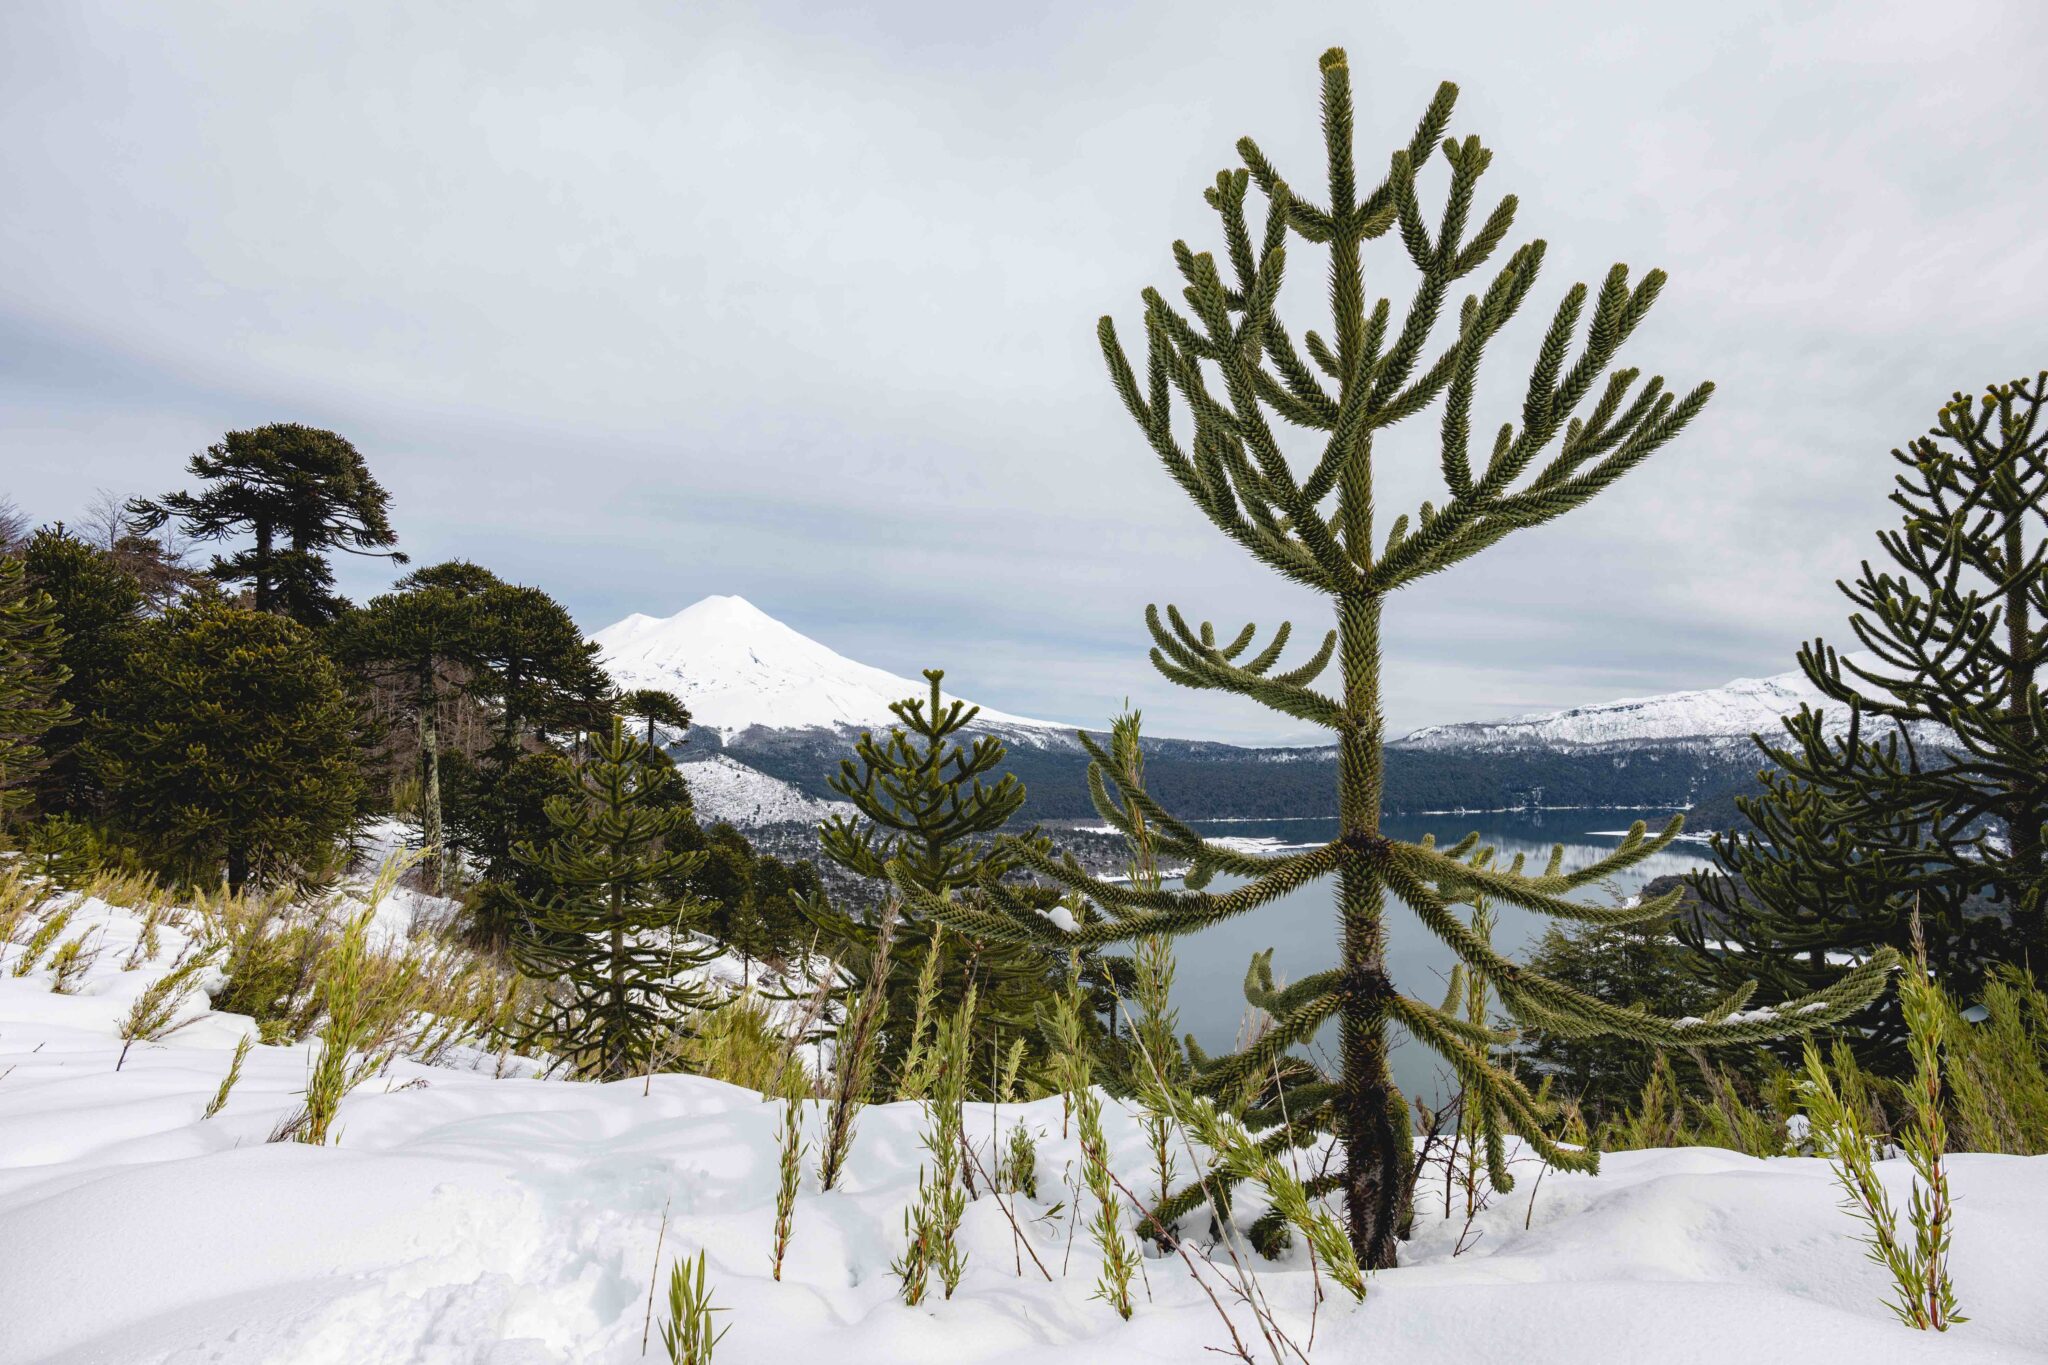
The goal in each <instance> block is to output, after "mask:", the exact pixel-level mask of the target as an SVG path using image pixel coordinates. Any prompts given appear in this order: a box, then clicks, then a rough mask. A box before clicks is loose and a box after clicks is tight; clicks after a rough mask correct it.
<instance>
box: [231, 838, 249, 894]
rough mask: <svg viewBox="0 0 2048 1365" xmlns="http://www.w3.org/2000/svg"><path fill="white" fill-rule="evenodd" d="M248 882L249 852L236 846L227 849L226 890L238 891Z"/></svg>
mask: <svg viewBox="0 0 2048 1365" xmlns="http://www.w3.org/2000/svg"><path fill="white" fill-rule="evenodd" d="M248 881H249V851H248V850H247V849H245V848H243V847H242V846H241V845H239V844H236V845H233V846H232V847H230V848H229V849H228V890H230V891H240V890H241V889H242V888H243V887H244V886H245V885H247V884H248Z"/></svg>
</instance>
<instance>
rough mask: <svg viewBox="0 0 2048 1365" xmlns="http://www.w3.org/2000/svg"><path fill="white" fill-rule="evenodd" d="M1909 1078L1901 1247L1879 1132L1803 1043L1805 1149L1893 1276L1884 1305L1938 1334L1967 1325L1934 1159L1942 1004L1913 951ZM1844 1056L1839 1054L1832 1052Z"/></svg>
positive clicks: (1940, 1139)
mask: <svg viewBox="0 0 2048 1365" xmlns="http://www.w3.org/2000/svg"><path fill="white" fill-rule="evenodd" d="M1899 992H1900V995H1901V997H1902V1001H1901V1010H1902V1013H1903V1015H1904V1017H1905V1022H1906V1030H1907V1044H1908V1049H1909V1051H1910V1054H1911V1056H1912V1059H1913V1076H1912V1079H1911V1080H1910V1081H1909V1082H1908V1083H1907V1086H1906V1098H1907V1103H1908V1118H1907V1121H1906V1122H1905V1123H1904V1124H1903V1125H1901V1128H1900V1131H1899V1132H1898V1133H1896V1134H1895V1135H1894V1136H1895V1138H1896V1140H1897V1142H1898V1145H1899V1147H1900V1149H1901V1150H1902V1151H1903V1152H1904V1154H1905V1157H1906V1160H1907V1162H1908V1163H1909V1164H1910V1165H1911V1166H1912V1168H1913V1176H1914V1180H1913V1192H1912V1195H1911V1198H1910V1200H1909V1202H1908V1205H1907V1215H1908V1218H1909V1220H1910V1223H1911V1226H1912V1229H1913V1238H1912V1241H1911V1242H1910V1243H1908V1242H1906V1241H1905V1240H1903V1239H1902V1238H1901V1237H1900V1235H1899V1230H1898V1229H1899V1223H1898V1218H1897V1215H1896V1213H1895V1212H1894V1211H1893V1208H1892V1202H1891V1197H1890V1195H1888V1194H1887V1193H1886V1191H1885V1188H1884V1184H1883V1182H1882V1181H1881V1180H1880V1179H1879V1178H1878V1174H1877V1147H1878V1138H1879V1134H1878V1133H1877V1132H1875V1131H1873V1128H1872V1126H1871V1124H1870V1122H1869V1114H1868V1109H1867V1106H1866V1105H1864V1104H1862V1103H1859V1102H1858V1099H1859V1098H1860V1097H1858V1096H1857V1095H1856V1094H1855V1092H1854V1091H1853V1090H1847V1089H1846V1088H1845V1087H1842V1086H1838V1085H1837V1083H1836V1078H1835V1076H1834V1075H1833V1074H1831V1073H1830V1070H1829V1068H1828V1066H1827V1063H1826V1062H1825V1061H1824V1060H1823V1058H1822V1057H1821V1053H1820V1049H1819V1048H1818V1047H1816V1046H1815V1045H1814V1044H1813V1043H1812V1042H1811V1041H1809V1042H1808V1043H1807V1045H1806V1049H1805V1054H1804V1061H1805V1072H1806V1074H1805V1099H1806V1106H1807V1110H1806V1112H1807V1117H1808V1120H1809V1122H1810V1123H1811V1125H1812V1136H1813V1142H1814V1146H1815V1147H1816V1148H1817V1149H1818V1150H1819V1151H1820V1152H1821V1154H1823V1155H1825V1156H1826V1157H1827V1158H1828V1159H1829V1161H1830V1162H1831V1163H1832V1165H1833V1168H1834V1172H1835V1180H1836V1182H1837V1183H1838V1184H1840V1185H1841V1187H1842V1192H1843V1207H1844V1208H1846V1209H1848V1210H1849V1212H1851V1213H1853V1214H1854V1215H1855V1216H1856V1218H1857V1219H1858V1221H1860V1222H1861V1223H1862V1224H1863V1226H1864V1229H1865V1232H1864V1240H1865V1241H1866V1242H1867V1243H1868V1244H1869V1255H1870V1259H1871V1260H1873V1261H1875V1262H1877V1263H1878V1264H1879V1265H1881V1266H1883V1267H1884V1268H1885V1269H1886V1271H1888V1272H1889V1273H1890V1275H1891V1277H1892V1288H1893V1292H1894V1298H1893V1299H1892V1300H1891V1301H1890V1303H1889V1304H1888V1306H1889V1307H1890V1308H1891V1310H1892V1312H1893V1313H1895V1314H1896V1315H1897V1316H1898V1319H1899V1321H1901V1322H1903V1323H1905V1324H1906V1325H1907V1326H1908V1327H1915V1328H1919V1329H1921V1330H1922V1331H1936V1332H1945V1331H1947V1330H1948V1329H1949V1328H1950V1327H1951V1326H1954V1325H1955V1324H1956V1323H1959V1322H1965V1321H1967V1320H1968V1319H1966V1318H1963V1317H1961V1316H1959V1315H1958V1314H1957V1313H1956V1296H1955V1286H1954V1284H1953V1282H1952V1281H1951V1280H1950V1278H1949V1271H1948V1250H1949V1239H1950V1236H1951V1235H1952V1233H1953V1219H1954V1211H1953V1208H1952V1205H1951V1202H1950V1197H1949V1189H1948V1171H1947V1168H1946V1166H1945V1165H1944V1163H1943V1161H1942V1156H1943V1151H1944V1146H1945V1144H1946V1142H1947V1129H1946V1126H1945V1123H1944V1120H1943V1116H1942V1089H1941V1051H1942V1034H1943V1030H1944V1028H1945V1026H1946V1022H1947V1018H1948V1010H1947V1007H1946V1002H1945V1001H1943V1000H1942V999H1941V995H1940V991H1939V989H1938V988H1937V987H1936V986H1935V985H1934V984H1933V982H1932V981H1931V980H1930V979H1929V977H1928V973H1927V959H1926V955H1925V953H1924V952H1922V953H1919V954H1916V960H1915V962H1914V963H1913V964H1912V965H1911V966H1909V967H1908V968H1907V970H1906V972H1905V974H1904V975H1903V976H1902V978H1901V980H1900V983H1899ZM1838 1052H1839V1053H1840V1055H1842V1056H1845V1057H1846V1056H1847V1055H1848V1052H1847V1049H1846V1048H1839V1049H1838Z"/></svg>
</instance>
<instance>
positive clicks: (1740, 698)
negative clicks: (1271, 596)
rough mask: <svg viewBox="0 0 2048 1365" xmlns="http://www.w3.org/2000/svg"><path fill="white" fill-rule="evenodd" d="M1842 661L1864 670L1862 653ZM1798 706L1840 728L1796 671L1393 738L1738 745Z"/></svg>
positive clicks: (1842, 718) (1436, 744)
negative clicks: (1823, 714)
mask: <svg viewBox="0 0 2048 1365" xmlns="http://www.w3.org/2000/svg"><path fill="white" fill-rule="evenodd" d="M1843 658H1844V660H1845V661H1846V662H1854V663H1859V664H1863V665H1865V666H1869V665H1872V664H1874V663H1875V659H1874V658H1873V656H1871V655H1869V654H1848V655H1844V656H1843ZM1802 706H1812V707H1814V708H1816V709H1818V710H1821V711H1823V712H1826V713H1827V714H1828V723H1829V728H1830V729H1831V730H1832V731H1835V732H1838V733H1839V732H1841V731H1843V730H1846V728H1847V726H1848V712H1847V709H1846V708H1844V707H1840V706H1836V705H1835V704H1834V703H1832V702H1830V701H1828V700H1827V699H1826V698H1825V697H1823V696H1822V695H1821V694H1820V692H1819V691H1818V690H1817V689H1816V688H1815V687H1814V686H1813V684H1812V683H1810V682H1808V681H1807V678H1806V675H1805V674H1804V673H1802V672H1800V671H1799V670H1798V669H1793V670H1792V671H1791V672H1789V673H1777V674H1773V675H1772V676H1770V677H1768V678H1737V679H1736V680H1735V681H1733V682H1730V683H1726V684H1724V685H1722V686H1720V687H1708V688H1701V689H1699V690H1696V691H1689V692H1671V693H1667V694H1665V695H1664V696H1660V697H1626V698H1623V699H1622V700H1620V701H1609V702H1599V703H1596V704H1594V705H1591V706H1574V707H1570V708H1568V709H1566V710H1563V711H1546V712H1540V713H1536V714H1532V715H1526V716H1516V717H1512V718H1510V719H1505V720H1490V721H1467V722H1464V723H1462V724H1456V725H1431V726H1426V727H1424V728H1423V729H1420V730H1417V731H1415V732H1414V733H1413V734H1411V735H1408V736H1407V737H1406V738H1404V739H1401V740H1398V741H1396V746H1397V747H1400V748H1406V749H1501V748H1522V747H1529V748H1573V747H1581V746H1584V747H1595V746H1612V747H1634V746H1644V745H1659V744H1667V743H1677V742H1686V741H1695V742H1698V741H1705V742H1715V743H1718V742H1739V743H1743V744H1746V743H1747V741H1748V739H1749V737H1750V736H1751V735H1752V734H1757V733H1759V732H1761V733H1763V734H1767V735H1771V734H1776V733H1777V732H1778V728H1779V726H1778V722H1779V721H1780V720H1781V719H1782V718H1783V717H1785V716H1789V715H1792V714H1794V713H1795V712H1797V711H1798V710H1799V708H1800V707H1802Z"/></svg>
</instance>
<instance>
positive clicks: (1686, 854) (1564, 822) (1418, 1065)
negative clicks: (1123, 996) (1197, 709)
mask: <svg viewBox="0 0 2048 1365" xmlns="http://www.w3.org/2000/svg"><path fill="white" fill-rule="evenodd" d="M1668 818H1670V817H1669V812H1632V811H1528V812H1522V811H1511V812H1485V813H1476V814H1468V815H1437V816H1407V817H1398V818H1389V819H1388V820H1386V821H1385V822H1384V824H1383V829H1384V832H1385V833H1386V834H1388V835H1389V836H1391V837H1393V838H1397V839H1408V840H1418V839H1420V838H1422V836H1423V835H1425V834H1428V833H1431V832H1434V833H1435V834H1436V836H1437V842H1438V843H1439V844H1440V845H1448V844H1451V843H1454V842H1456V841H1457V840H1458V839H1460V838H1463V837H1464V836H1465V835H1466V834H1468V833H1470V832H1471V831H1473V830H1477V831H1478V832H1479V836H1480V841H1481V843H1483V844H1490V845H1492V846H1493V847H1494V848H1495V849H1497V850H1498V852H1497V853H1496V855H1495V857H1496V861H1497V863H1498V864H1500V865H1503V866H1504V865H1506V864H1507V863H1508V862H1510V861H1512V859H1513V858H1514V856H1515V855H1516V854H1517V853H1520V854H1523V855H1525V856H1526V857H1527V859H1528V862H1529V863H1530V864H1531V865H1532V866H1533V867H1534V868H1537V869H1540V868H1541V867H1542V866H1543V865H1544V863H1545V862H1546V861H1547V860H1548V859H1549V857H1550V850H1551V847H1552V845H1554V844H1558V843H1562V844H1563V845H1564V846H1565V855H1564V866H1565V867H1566V868H1567V869H1570V868H1575V867H1581V866H1584V865H1585V864H1587V863H1590V862H1592V861H1594V860H1595V859H1597V858H1601V857H1604V856H1605V855H1606V854H1608V853H1610V852H1612V851H1613V849H1614V846H1615V845H1616V844H1617V843H1618V842H1619V841H1620V839H1621V836H1622V834H1623V833H1624V832H1625V831H1626V830H1627V829H1628V827H1629V824H1630V823H1631V822H1632V821H1634V820H1637V819H1642V820H1645V821H1646V822H1647V823H1648V824H1649V825H1650V828H1651V829H1652V830H1655V829H1657V828H1659V827H1660V826H1661V825H1662V823H1663V822H1664V821H1665V820H1666V819H1668ZM1201 828H1202V833H1203V834H1205V835H1207V836H1209V837H1212V838H1223V837H1228V838H1232V839H1256V840H1260V841H1266V843H1265V846H1267V847H1273V848H1276V849H1277V848H1278V847H1280V846H1283V845H1300V844H1316V843H1321V842H1323V841H1325V840H1327V839H1330V838H1332V837H1334V836H1335V834H1336V832H1337V822H1336V821H1335V820H1241V821H1230V822H1221V823H1210V824H1205V825H1203V826H1202V827H1201ZM1708 861H1709V858H1708V855H1707V851H1706V849H1705V848H1704V847H1703V846H1701V845H1698V844H1677V845H1673V846H1672V847H1671V848H1670V849H1667V850H1665V851H1664V852H1662V853H1659V854H1657V855H1655V856H1654V857H1651V858H1648V859H1646V860H1644V861H1643V862H1641V863H1639V864H1637V865H1636V866H1635V867H1634V868H1632V869H1630V870H1629V871H1628V872H1626V873H1623V874H1621V875H1619V876H1617V877H1615V878H1614V879H1613V880H1612V881H1611V882H1610V883H1609V884H1608V885H1607V886H1605V887H1592V888H1587V889H1586V890H1584V891H1581V892H1578V893H1576V894H1575V896H1574V899H1578V900H1584V901H1589V902H1593V903H1602V902H1605V901H1607V900H1609V899H1611V898H1612V897H1613V896H1622V897H1627V896H1631V895H1633V894H1635V892H1637V891H1638V890H1640V889H1641V887H1642V885H1643V883H1644V882H1646V881H1649V880H1651V879H1653V878H1656V877H1661V876H1666V875H1668V874H1672V873H1680V872H1687V871H1691V870H1692V869H1694V868H1697V867H1701V866H1704V865H1705V864H1706V863H1707V862H1708ZM1240 884H1241V881H1239V880H1234V879H1231V878H1226V877H1221V876H1219V877H1218V878H1216V880H1215V882H1214V883H1213V884H1212V889H1214V890H1219V891H1222V890H1228V889H1230V888H1231V887H1232V886H1236V885H1240ZM1495 912H1496V914H1497V916H1498V924H1497V925H1496V927H1495V929H1494V934H1493V940H1494V943H1495V945H1496V946H1497V947H1499V948H1500V949H1501V950H1502V951H1504V952H1506V953H1508V954H1510V955H1514V956H1520V955H1522V954H1523V953H1524V952H1525V951H1526V950H1527V949H1528V948H1529V947H1530V946H1531V945H1532V944H1533V943H1534V942H1535V941H1536V940H1537V939H1538V938H1540V937H1541V936H1542V934H1543V931H1544V930H1545V929H1547V928H1548V927H1550V925H1551V924H1552V922H1553V921H1551V920H1549V919H1548V918H1546V917H1545V916H1541V915H1535V914H1531V913H1529V912H1527V911H1524V910H1519V909H1516V908H1515V907H1514V906H1510V905H1499V906H1496V907H1495ZM1387 936H1388V958H1389V963H1390V966H1391V967H1392V970H1393V975H1394V981H1395V984H1396V985H1398V986H1399V987H1400V988H1401V989H1402V990H1404V991H1407V992H1408V993H1410V994H1412V995H1416V996H1419V997H1421V998H1423V999H1425V1000H1428V1001H1430V1002H1431V1003H1432V1004H1434V1003H1435V1002H1437V1001H1438V1000H1441V999H1442V998H1443V993H1444V987H1445V983H1446V981H1447V980H1448V977H1449V974H1450V969H1451V965H1452V963H1453V962H1454V961H1455V960H1456V959H1455V957H1454V956H1453V954H1452V953H1451V951H1450V949H1448V948H1446V947H1445V946H1444V945H1443V944H1442V943H1441V942H1439V941H1438V940H1437V939H1436V938H1435V936H1433V935H1432V934H1430V932H1429V931H1428V930H1427V929H1425V928H1423V926H1422V922H1421V921H1420V920H1418V919H1416V918H1415V916H1414V915H1412V914H1410V913H1408V911H1407V909H1406V908H1405V907H1404V906H1402V905H1401V904H1400V902H1399V901H1397V900H1392V899H1391V898H1390V903H1389V905H1388V910H1387ZM1337 937H1338V930H1337V920H1336V882H1335V880H1334V879H1332V880H1328V881H1323V882H1318V883H1316V884H1314V885H1312V886H1307V887H1303V888H1301V889H1300V890H1297V891H1294V892H1291V893H1289V894H1288V895H1286V896H1283V897H1281V898H1280V899H1279V900H1277V901H1274V902H1273V903H1271V904H1270V905H1267V906H1265V907H1263V908H1262V909H1259V910H1255V911H1252V912H1251V913H1250V914H1248V915H1244V916H1241V917H1240V918H1238V919H1235V920H1229V921H1226V922H1225V923H1223V924H1219V925H1216V926H1214V927H1212V928H1208V929H1204V930H1202V931H1201V932H1200V933H1196V934H1190V935H1188V936H1187V937H1185V938H1182V939H1179V940H1177V942H1176V949H1177V956H1178V958H1179V972H1178V975H1177V977H1176V979H1175V982H1174V991H1173V998H1174V1003H1175V1005H1176V1007H1177V1008H1178V1009H1179V1010H1180V1026H1181V1029H1182V1031H1183V1032H1187V1033H1192V1034H1194V1036H1195V1038H1196V1040H1197V1041H1199V1042H1200V1043H1201V1044H1202V1046H1203V1047H1205V1048H1207V1049H1210V1050H1211V1051H1217V1050H1228V1049H1230V1048H1232V1047H1234V1046H1235V1045H1236V1040H1237V1037H1238V1033H1239V1030H1240V1028H1241V1026H1242V1023H1243V1020H1244V1012H1245V1005H1244V992H1243V986H1244V974H1245V968H1246V966H1247V964H1248V963H1249V961H1250V959H1251V955H1252V954H1253V953H1255V952H1261V951H1263V950H1265V949H1267V948H1271V949H1273V950H1274V951H1273V970H1274V974H1275V975H1276V976H1277V977H1279V978H1280V979H1281V980H1282V981H1283V982H1285V981H1294V980H1299V979H1300V978H1301V977H1303V976H1307V975H1308V974H1310V973H1311V972H1318V971H1323V970H1326V969H1328V968H1329V967H1331V966H1332V965H1334V964H1335V962H1336V959H1337ZM1334 1040H1335V1029H1334V1027H1333V1028H1331V1029H1329V1030H1326V1032H1325V1035H1324V1036H1323V1037H1322V1038H1321V1039H1319V1040H1318V1041H1319V1044H1320V1045H1321V1046H1322V1047H1323V1048H1325V1049H1329V1048H1332V1047H1333V1046H1334ZM1440 1070H1441V1065H1440V1063H1438V1062H1437V1060H1436V1058H1435V1056H1434V1054H1432V1053H1430V1052H1428V1051H1427V1050H1426V1049H1424V1048H1422V1047H1420V1046H1418V1045H1416V1044H1414V1043H1411V1042H1408V1041H1407V1040H1405V1039H1403V1040H1402V1041H1401V1043H1400V1045H1399V1046H1397V1047H1396V1049H1395V1051H1394V1072H1395V1077H1396V1079H1397V1080H1398V1081H1399V1082H1400V1085H1401V1088H1402V1089H1403V1090H1404V1091H1405V1092H1407V1093H1408V1094H1409V1095H1411V1096H1414V1095H1420V1096H1422V1097H1425V1098H1428V1097H1432V1096H1436V1095H1438V1094H1439V1093H1440V1092H1441V1091H1442V1090H1443V1089H1444V1084H1443V1080H1442V1077H1441V1076H1440V1075H1439V1072H1440Z"/></svg>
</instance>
